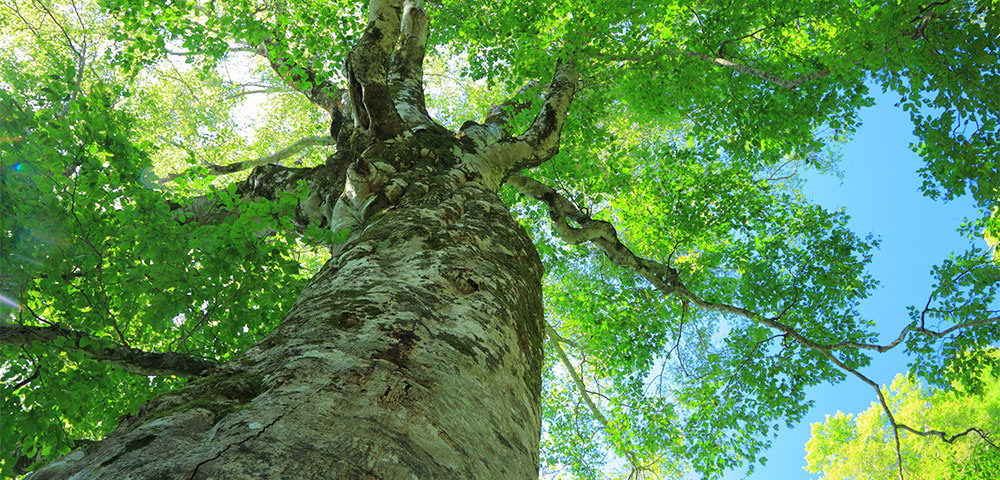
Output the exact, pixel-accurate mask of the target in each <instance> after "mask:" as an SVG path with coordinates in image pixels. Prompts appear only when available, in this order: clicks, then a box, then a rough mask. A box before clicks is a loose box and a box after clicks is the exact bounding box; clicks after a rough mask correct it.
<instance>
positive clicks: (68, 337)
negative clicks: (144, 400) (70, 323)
mask: <svg viewBox="0 0 1000 480" xmlns="http://www.w3.org/2000/svg"><path fill="white" fill-rule="evenodd" d="M59 339H61V340H59ZM36 342H41V343H45V344H47V345H51V348H52V349H53V350H60V351H65V352H72V351H77V352H83V353H85V354H87V355H89V356H90V357H91V358H92V359H94V360H97V361H100V362H107V363H110V364H112V365H114V366H116V367H120V368H123V369H125V370H127V371H129V372H131V373H135V374H138V375H176V376H178V377H195V376H201V375H204V374H205V373H207V372H208V371H209V370H211V369H213V368H215V367H216V366H218V365H217V364H216V363H215V362H212V361H210V360H206V359H204V358H201V357H195V356H191V355H184V354H180V353H173V352H167V353H156V352H146V351H143V350H139V349H136V348H131V347H128V346H125V345H121V344H118V343H114V342H110V341H108V340H106V339H102V338H97V337H94V336H92V335H89V334H86V333H83V332H78V331H75V330H70V329H68V328H64V327H60V326H51V327H33V326H25V325H11V324H3V325H0V343H4V344H7V345H12V346H16V347H29V346H31V345H32V344H34V343H36Z"/></svg>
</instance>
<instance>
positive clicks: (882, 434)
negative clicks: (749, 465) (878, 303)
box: [805, 373, 1000, 480]
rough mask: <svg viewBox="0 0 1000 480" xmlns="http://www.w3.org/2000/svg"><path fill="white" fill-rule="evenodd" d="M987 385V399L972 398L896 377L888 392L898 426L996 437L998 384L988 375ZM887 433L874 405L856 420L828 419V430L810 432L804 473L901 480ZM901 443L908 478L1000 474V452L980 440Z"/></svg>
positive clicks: (905, 438) (910, 439)
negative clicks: (979, 429) (983, 431)
mask: <svg viewBox="0 0 1000 480" xmlns="http://www.w3.org/2000/svg"><path fill="white" fill-rule="evenodd" d="M982 377H983V380H984V381H985V383H986V384H987V387H986V388H985V389H984V390H983V391H982V392H981V393H978V394H970V393H969V392H963V391H962V389H961V388H955V389H952V390H941V389H936V388H927V387H925V386H923V385H921V383H920V382H919V381H918V380H917V379H916V378H914V377H912V376H904V375H897V376H896V379H895V380H893V382H892V385H891V386H890V387H889V392H890V393H889V398H890V402H891V403H892V405H893V409H894V411H895V412H896V413H895V415H896V420H897V421H899V422H903V423H906V424H909V425H934V426H935V427H936V428H937V429H943V430H945V431H949V432H956V433H960V432H962V431H964V430H965V429H966V428H968V425H982V426H986V427H988V428H993V429H995V428H996V427H997V424H996V419H997V418H1000V382H997V379H996V377H995V376H991V375H990V374H989V373H984V374H983V375H982ZM956 387H957V386H956ZM889 428H890V427H889V425H888V421H887V420H886V417H885V413H884V412H883V411H882V408H881V406H879V405H876V404H872V406H871V408H869V409H868V410H865V411H864V412H862V413H860V414H858V415H856V416H855V415H853V414H844V413H841V412H837V414H836V415H834V416H829V415H827V417H826V421H825V422H823V423H814V424H813V425H812V438H810V439H809V442H808V443H806V452H807V453H806V461H807V462H808V465H807V466H806V467H805V468H806V470H808V471H809V472H811V473H814V474H819V475H820V478H823V479H825V480H837V479H847V478H860V476H862V475H863V476H864V478H870V479H873V480H876V479H887V480H888V479H895V478H898V476H897V473H896V467H895V463H896V452H895V450H894V449H893V447H892V445H893V439H892V434H891V433H890V430H889ZM988 433H992V434H993V435H995V433H996V432H995V431H993V432H989V431H988ZM900 440H901V441H902V447H903V468H904V470H905V472H906V478H912V479H915V480H919V479H941V478H966V479H973V478H984V479H985V478H993V476H995V474H996V472H997V471H1000V470H998V467H1000V452H998V451H997V449H995V448H990V446H989V444H987V443H986V442H984V441H983V440H982V439H981V437H979V436H978V435H977V434H976V433H974V432H973V433H970V434H968V435H966V436H964V437H960V438H959V439H957V440H955V443H954V445H948V444H946V443H944V442H942V441H941V440H940V439H939V438H936V437H919V436H916V435H913V434H911V433H906V432H904V433H903V434H902V435H901V439H900Z"/></svg>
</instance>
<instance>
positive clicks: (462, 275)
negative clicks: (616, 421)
mask: <svg viewBox="0 0 1000 480" xmlns="http://www.w3.org/2000/svg"><path fill="white" fill-rule="evenodd" d="M452 141H453V142H458V141H457V140H454V139H452ZM429 146H430V147H431V148H434V146H433V145H429ZM437 148H438V150H442V148H441V147H440V145H438V147H437ZM454 148H458V147H453V150H454ZM405 150H408V151H413V152H418V153H416V154H415V155H416V156H415V158H412V159H409V161H407V159H402V162H401V163H410V164H417V163H420V162H421V161H423V162H424V164H427V162H428V158H427V157H426V156H425V157H421V156H420V155H419V151H420V150H425V152H426V150H429V149H427V148H426V147H422V148H412V149H405ZM443 150H447V149H446V148H445V149H443ZM432 155H433V154H432ZM437 163H438V164H444V163H451V162H437ZM371 165H374V162H373V163H372V164H371ZM352 168H355V169H358V168H360V167H359V166H354V167H352ZM372 168H375V167H372ZM442 170H443V167H442V168H437V169H432V168H430V167H427V168H422V169H421V168H414V169H411V170H410V172H409V174H408V175H405V176H406V178H407V181H406V182H401V183H405V184H407V185H408V187H407V188H406V189H405V191H404V192H403V193H402V194H399V197H400V200H399V201H398V202H397V203H395V204H393V205H385V206H383V207H382V209H381V210H379V211H378V212H377V213H375V214H373V215H371V216H369V217H368V218H362V219H361V220H362V221H361V222H360V223H359V224H358V225H357V226H356V227H355V230H354V233H353V234H352V236H351V238H350V239H349V240H348V242H347V243H345V244H342V245H340V246H339V248H337V249H335V250H334V252H333V257H332V258H331V259H330V260H329V261H328V262H327V263H326V265H325V266H324V267H323V268H322V269H321V270H320V271H319V272H318V273H317V274H316V276H315V277H314V278H313V279H312V280H311V282H310V283H309V284H308V286H307V287H306V288H305V289H304V290H303V291H302V292H301V294H300V296H299V298H298V301H297V303H296V304H295V306H294V307H293V308H292V309H291V311H289V312H288V313H287V314H286V315H285V317H284V319H283V320H282V322H281V325H280V326H279V327H278V328H277V329H276V330H275V331H273V332H272V333H271V334H269V335H268V336H267V337H266V338H265V339H264V340H262V341H261V342H260V343H259V344H257V345H256V346H254V347H253V348H251V349H250V350H248V351H247V352H245V353H244V354H243V355H241V356H240V357H239V358H238V359H237V360H235V361H233V362H230V363H229V364H227V365H224V366H222V367H220V368H219V369H218V370H216V371H214V372H213V373H212V374H211V375H209V376H208V377H205V378H202V379H199V380H197V381H195V382H192V383H190V384H188V385H187V386H185V387H184V388H182V389H181V390H180V391H177V392H174V393H171V394H169V395H167V396H164V397H161V398H159V399H157V400H155V401H154V402H152V403H150V404H149V405H147V406H146V407H143V409H141V410H140V412H139V413H138V414H136V415H134V416H132V417H129V418H125V419H124V420H123V421H122V423H121V425H120V426H119V427H118V428H117V429H116V430H115V431H114V432H113V433H112V434H111V435H110V436H109V437H108V438H106V439H105V440H104V441H102V442H100V443H97V444H95V445H92V446H90V447H88V448H86V449H82V450H77V451H74V452H73V453H71V454H69V455H67V456H64V457H63V458H61V459H59V460H57V461H56V462H54V463H52V464H50V465H48V466H46V467H45V468H43V469H41V470H39V471H37V472H35V473H34V474H33V475H32V476H31V477H29V478H31V479H32V480H39V479H55V478H70V477H72V476H73V475H79V476H77V477H75V478H109V479H112V478H133V479H139V478H150V479H153V478H155V479H184V480H189V479H210V478H261V479H281V478H351V479H354V478H379V479H396V478H398V479H411V478H505V479H506V478H512V479H513V478H537V475H538V444H539V437H540V429H541V411H540V395H541V368H542V335H543V330H542V302H541V282H540V279H541V272H542V268H541V263H540V261H539V258H538V254H537V252H536V251H535V249H534V246H533V245H532V243H531V242H530V241H529V239H528V238H527V236H526V235H525V232H524V230H523V228H522V227H521V226H520V225H519V224H518V223H517V222H516V221H515V220H514V219H513V218H512V217H511V216H510V215H509V213H508V212H507V209H506V207H505V206H504V205H503V204H502V203H501V202H500V200H499V199H498V197H497V196H496V194H495V193H494V192H493V191H491V189H484V188H483V187H482V186H481V185H480V184H479V183H476V182H472V181H466V180H465V175H464V174H463V173H462V172H460V171H458V170H456V169H450V170H447V171H442ZM420 172H424V173H420ZM399 184H400V182H397V183H394V184H393V183H385V185H399ZM383 190H385V189H383ZM378 193H379V192H374V195H378ZM380 198H381V197H380ZM376 203H377V202H376ZM382 203H385V202H382Z"/></svg>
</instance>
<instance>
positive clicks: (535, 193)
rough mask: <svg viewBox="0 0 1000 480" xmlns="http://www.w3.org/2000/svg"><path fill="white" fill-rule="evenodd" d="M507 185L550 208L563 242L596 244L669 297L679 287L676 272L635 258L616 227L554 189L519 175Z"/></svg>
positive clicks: (658, 264)
mask: <svg viewBox="0 0 1000 480" xmlns="http://www.w3.org/2000/svg"><path fill="white" fill-rule="evenodd" d="M507 184H508V185H510V186H511V187H512V188H514V189H515V190H517V191H519V192H521V193H522V194H524V195H527V196H529V197H532V198H534V199H536V200H539V201H542V202H544V203H545V204H546V205H547V206H548V208H549V216H550V217H551V218H552V221H553V223H554V226H555V229H556V233H557V234H558V235H559V237H560V238H562V239H564V240H566V241H567V242H569V243H572V244H574V245H575V244H579V243H582V242H588V241H589V242H593V243H594V244H595V245H597V246H598V247H599V248H600V249H601V251H603V252H604V254H605V255H607V256H608V258H609V259H611V261H612V262H614V263H615V264H616V265H618V266H620V267H622V268H625V269H627V270H631V271H633V272H635V273H637V274H639V275H640V276H642V277H643V278H645V279H646V280H648V281H649V282H650V283H652V284H653V285H654V286H656V288H657V289H659V290H660V291H662V292H664V293H666V294H668V295H669V294H672V293H673V291H674V288H675V287H676V286H677V285H679V278H678V275H677V271H676V270H674V269H673V268H670V267H668V266H666V265H663V264H661V263H659V262H655V261H652V260H648V259H645V258H641V257H639V256H637V255H635V254H634V253H632V251H631V250H629V249H628V247H626V246H625V245H624V244H622V243H621V241H620V240H619V239H618V233H617V232H616V231H615V228H614V226H612V225H611V224H610V223H608V222H605V221H602V220H593V219H591V218H590V216H589V215H587V214H585V213H583V212H581V211H580V209H578V208H577V207H576V206H575V205H573V203H572V202H570V201H569V200H567V199H566V197H563V196H562V195H560V194H559V193H558V192H556V191H555V190H553V189H552V188H551V187H549V186H547V185H545V184H543V183H541V182H539V181H537V180H535V179H532V178H529V177H527V176H525V175H522V174H520V173H515V174H513V175H511V176H510V178H509V179H508V180H507ZM568 220H573V221H574V222H576V223H578V224H579V225H580V227H579V228H577V227H573V226H571V225H570V224H569V222H568Z"/></svg>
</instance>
